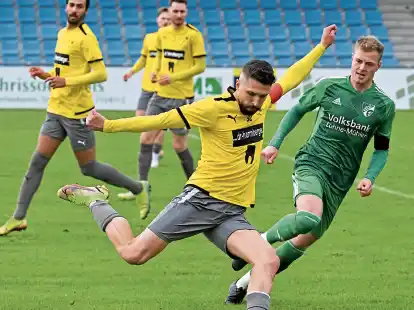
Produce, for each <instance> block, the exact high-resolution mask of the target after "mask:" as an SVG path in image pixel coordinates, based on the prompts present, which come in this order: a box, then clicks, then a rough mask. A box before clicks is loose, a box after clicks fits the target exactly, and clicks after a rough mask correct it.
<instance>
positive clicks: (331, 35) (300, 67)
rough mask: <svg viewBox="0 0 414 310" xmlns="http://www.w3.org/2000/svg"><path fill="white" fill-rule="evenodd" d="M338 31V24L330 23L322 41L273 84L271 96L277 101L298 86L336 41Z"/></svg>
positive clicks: (324, 31) (273, 100)
mask: <svg viewBox="0 0 414 310" xmlns="http://www.w3.org/2000/svg"><path fill="white" fill-rule="evenodd" d="M336 31H337V27H336V25H330V26H328V27H326V28H325V29H324V30H323V33H322V38H321V42H320V43H319V44H318V45H317V46H316V47H315V48H314V49H313V50H312V51H311V52H309V53H308V54H307V55H306V56H305V57H303V58H302V59H301V60H299V61H298V62H296V63H295V64H294V65H292V66H291V67H290V68H289V69H288V70H287V71H286V72H285V74H284V75H283V76H282V77H281V78H280V79H279V80H278V81H277V82H276V83H275V84H273V86H272V89H271V91H270V98H271V99H272V102H273V103H275V102H276V101H278V100H279V99H280V97H282V96H283V95H284V94H286V93H287V92H289V91H290V90H292V89H294V88H295V87H296V86H298V85H299V84H300V83H301V82H302V81H303V80H304V79H305V78H306V77H307V76H308V74H309V73H310V72H311V70H312V68H313V67H314V66H315V64H316V63H317V62H318V60H319V58H320V57H321V56H322V55H323V54H324V53H325V50H326V49H327V48H328V47H329V46H330V45H331V44H332V43H333V42H334V40H335V34H336Z"/></svg>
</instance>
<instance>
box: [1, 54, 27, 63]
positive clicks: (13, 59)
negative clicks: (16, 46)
mask: <svg viewBox="0 0 414 310" xmlns="http://www.w3.org/2000/svg"><path fill="white" fill-rule="evenodd" d="M3 63H4V64H6V65H20V64H21V63H22V62H21V60H20V57H19V56H18V55H3Z"/></svg>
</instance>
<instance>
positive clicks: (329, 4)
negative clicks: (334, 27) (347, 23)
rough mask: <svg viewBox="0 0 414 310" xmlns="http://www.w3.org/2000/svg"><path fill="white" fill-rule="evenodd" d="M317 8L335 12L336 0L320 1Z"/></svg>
mask: <svg viewBox="0 0 414 310" xmlns="http://www.w3.org/2000/svg"><path fill="white" fill-rule="evenodd" d="M319 6H320V7H321V9H324V10H336V9H337V8H338V4H337V3H336V0H320V3H319Z"/></svg>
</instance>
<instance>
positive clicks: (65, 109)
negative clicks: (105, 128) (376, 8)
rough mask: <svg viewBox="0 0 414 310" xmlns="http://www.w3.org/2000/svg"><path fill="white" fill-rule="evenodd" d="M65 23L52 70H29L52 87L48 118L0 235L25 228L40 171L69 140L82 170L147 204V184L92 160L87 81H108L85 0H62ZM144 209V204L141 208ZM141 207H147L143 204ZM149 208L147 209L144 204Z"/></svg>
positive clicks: (89, 101) (94, 152) (92, 139)
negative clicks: (135, 195)
mask: <svg viewBox="0 0 414 310" xmlns="http://www.w3.org/2000/svg"><path fill="white" fill-rule="evenodd" d="M66 4H67V5H66V14H67V26H66V27H65V28H63V29H61V30H60V31H59V33H58V39H57V43H56V48H55V61H54V69H53V70H52V71H50V72H49V73H46V72H44V71H43V70H42V69H40V68H37V67H34V68H30V70H29V72H30V75H31V76H32V77H33V78H36V77H38V78H41V79H43V80H45V81H46V82H48V83H49V85H50V87H51V88H52V89H51V92H50V98H49V102H48V107H47V116H46V120H45V122H44V123H43V126H42V128H41V130H40V135H39V139H38V144H37V147H36V151H35V152H34V154H33V157H32V159H31V161H30V164H29V169H28V171H27V173H26V175H25V177H24V180H23V184H22V186H21V189H20V193H19V198H18V201H17V208H16V210H15V212H14V215H13V216H12V217H11V218H10V219H9V220H8V221H7V222H6V223H5V224H4V225H3V226H2V227H0V236H2V235H7V234H8V233H10V232H12V231H14V230H24V229H26V228H27V221H26V219H25V218H26V214H27V210H28V208H29V205H30V202H31V200H32V198H33V195H34V194H35V193H36V191H37V189H38V188H39V185H40V182H41V180H42V177H43V172H44V170H45V168H46V165H47V164H48V162H49V160H50V159H51V158H52V156H53V154H54V153H55V152H56V150H57V149H58V147H59V146H60V144H61V143H62V142H63V140H65V138H66V137H68V138H69V140H70V143H71V145H72V149H73V151H74V153H75V156H76V159H77V161H78V164H79V167H80V169H81V171H82V174H84V175H86V176H90V177H93V178H95V179H99V180H102V181H105V182H107V183H109V184H112V185H115V186H119V187H123V188H126V189H128V190H130V191H131V192H133V193H135V194H139V193H142V192H143V188H144V189H145V191H144V192H143V193H142V194H141V195H138V196H137V202H141V201H140V200H139V199H142V202H143V205H144V206H145V205H148V196H147V185H145V184H144V185H142V183H140V182H137V181H134V180H133V179H131V178H129V177H127V176H125V175H123V174H121V173H120V172H118V171H117V170H116V169H114V168H113V167H111V166H109V165H107V164H103V163H100V162H97V161H96V150H95V135H94V132H93V131H91V130H90V129H89V128H87V127H86V125H85V118H86V116H87V114H88V112H89V111H91V110H92V109H93V108H94V103H93V101H92V94H91V91H90V90H89V85H90V84H93V83H100V82H104V81H105V80H106V77H107V74H106V69H105V64H104V62H103V59H102V53H101V50H100V48H99V44H98V41H97V39H96V37H95V35H94V34H93V32H92V31H91V30H90V28H89V27H88V26H87V25H86V24H84V23H83V20H84V17H85V14H86V13H87V10H88V7H89V1H88V0H67V1H66ZM141 207H142V206H141ZM144 209H145V207H144ZM147 209H148V208H147Z"/></svg>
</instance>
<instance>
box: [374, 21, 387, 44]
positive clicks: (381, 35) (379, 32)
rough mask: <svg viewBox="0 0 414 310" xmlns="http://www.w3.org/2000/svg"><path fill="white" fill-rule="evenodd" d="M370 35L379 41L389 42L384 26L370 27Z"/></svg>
mask: <svg viewBox="0 0 414 310" xmlns="http://www.w3.org/2000/svg"><path fill="white" fill-rule="evenodd" d="M370 28H371V31H370V32H371V34H372V35H374V36H376V37H377V38H378V39H380V40H381V41H389V36H388V30H387V28H386V27H385V26H384V25H380V26H372V27H370Z"/></svg>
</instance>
